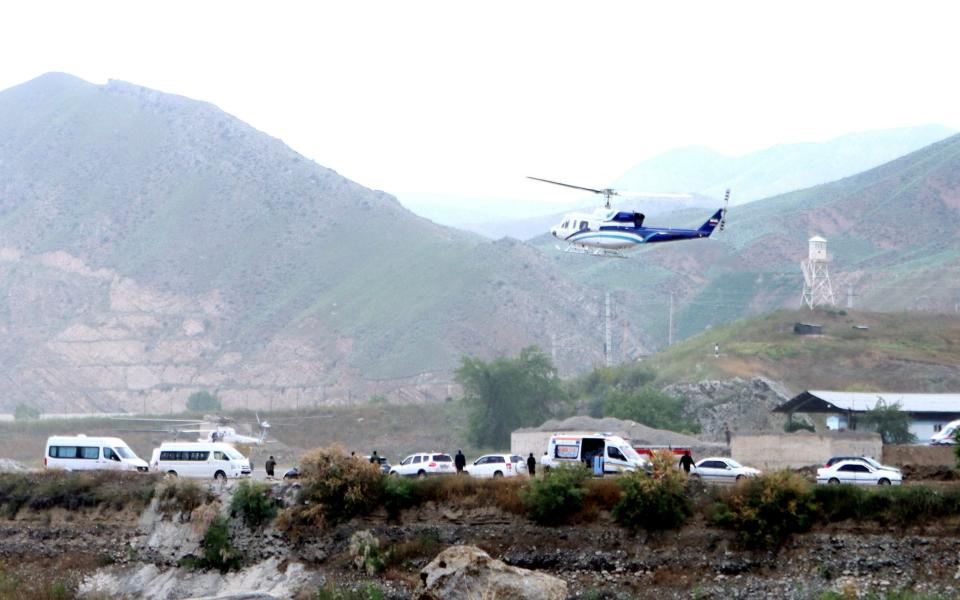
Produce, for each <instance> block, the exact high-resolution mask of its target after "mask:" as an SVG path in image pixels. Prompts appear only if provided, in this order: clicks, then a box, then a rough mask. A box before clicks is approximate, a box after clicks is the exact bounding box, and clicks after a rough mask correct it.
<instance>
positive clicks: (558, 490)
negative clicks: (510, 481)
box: [520, 466, 590, 525]
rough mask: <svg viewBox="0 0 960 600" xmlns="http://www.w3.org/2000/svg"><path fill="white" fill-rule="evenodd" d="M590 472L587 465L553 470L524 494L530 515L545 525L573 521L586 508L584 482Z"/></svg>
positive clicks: (526, 507)
mask: <svg viewBox="0 0 960 600" xmlns="http://www.w3.org/2000/svg"><path fill="white" fill-rule="evenodd" d="M589 477H590V471H588V470H587V469H586V467H583V466H562V467H558V468H554V469H550V471H549V472H547V473H544V476H543V478H541V479H535V480H534V481H533V482H532V483H531V484H530V486H529V487H528V488H526V489H525V490H523V491H521V492H520V498H521V500H522V501H523V507H524V509H525V510H526V511H527V515H528V516H529V517H530V518H531V519H533V520H534V521H536V522H537V523H540V524H541V525H557V524H560V523H564V522H567V521H569V520H570V518H571V517H573V515H575V514H577V513H579V512H580V509H581V508H582V507H583V497H584V495H585V494H586V489H584V482H585V481H586V480H587V479H588V478H589Z"/></svg>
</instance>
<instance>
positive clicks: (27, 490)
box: [0, 471, 157, 519]
mask: <svg viewBox="0 0 960 600" xmlns="http://www.w3.org/2000/svg"><path fill="white" fill-rule="evenodd" d="M156 481H157V477H156V476H154V475H145V474H142V473H126V472H117V471H93V472H87V473H68V472H65V471H43V472H36V473H0V511H2V514H3V515H4V516H6V517H7V518H9V519H13V518H14V517H16V516H17V514H18V513H19V512H20V510H21V509H23V508H24V507H26V508H29V509H30V510H32V511H44V510H49V509H52V508H62V509H65V510H69V511H76V510H81V509H89V508H98V507H109V508H112V509H114V510H118V511H119V510H123V509H124V508H125V507H128V506H129V507H131V508H133V509H134V510H142V509H143V508H144V507H146V505H147V504H148V503H149V502H150V499H151V498H152V497H153V493H154V486H155V485H156Z"/></svg>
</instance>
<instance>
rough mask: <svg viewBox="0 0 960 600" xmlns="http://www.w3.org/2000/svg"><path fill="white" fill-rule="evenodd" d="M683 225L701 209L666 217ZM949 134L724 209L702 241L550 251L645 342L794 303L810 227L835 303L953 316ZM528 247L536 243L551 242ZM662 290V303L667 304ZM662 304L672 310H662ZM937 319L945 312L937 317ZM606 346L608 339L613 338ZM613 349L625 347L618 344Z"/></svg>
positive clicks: (957, 265) (955, 245)
mask: <svg viewBox="0 0 960 600" xmlns="http://www.w3.org/2000/svg"><path fill="white" fill-rule="evenodd" d="M672 218H673V219H676V222H675V223H674V224H676V225H683V224H684V222H685V223H686V224H687V225H690V226H693V225H696V224H698V223H699V222H702V219H703V215H702V214H698V213H696V212H690V211H687V212H686V213H684V214H676V215H675V216H674V217H672ZM958 221H960V136H952V137H949V138H947V139H945V140H942V141H940V142H937V143H934V144H931V145H930V146H927V147H925V148H923V149H921V150H918V151H916V152H913V153H910V154H908V155H906V156H904V157H902V158H899V159H897V160H894V161H891V162H889V163H886V164H883V165H881V166H879V167H876V168H874V169H870V170H868V171H865V172H863V173H859V174H857V175H854V176H851V177H847V178H845V179H842V180H839V181H835V182H832V183H827V184H823V185H819V186H815V187H812V188H807V189H804V190H799V191H795V192H791V193H788V194H783V195H780V196H775V197H772V198H767V199H764V200H760V201H756V202H751V203H748V204H745V205H741V206H735V207H733V208H731V210H730V212H729V214H728V217H727V227H726V230H725V231H723V232H718V233H715V234H714V236H712V237H711V238H710V239H709V240H703V241H693V242H683V243H677V244H666V245H653V246H652V247H649V248H642V249H640V250H637V251H635V252H633V253H631V255H630V256H629V258H628V259H627V260H597V259H593V258H591V257H582V256H578V257H571V256H569V255H561V254H560V253H555V254H554V255H553V259H554V260H555V261H557V262H559V263H562V264H563V265H564V268H565V271H566V273H567V274H568V275H570V276H572V277H574V278H575V279H577V280H579V281H581V282H583V283H589V284H590V285H595V286H608V287H609V288H611V289H613V290H614V291H615V294H614V312H615V313H616V314H617V317H618V319H619V321H618V323H620V326H622V328H623V329H624V331H629V332H631V335H635V336H640V337H642V338H643V339H644V340H646V341H647V344H648V345H649V344H650V340H651V339H654V340H657V342H655V343H653V346H654V347H655V348H663V347H665V346H666V345H667V342H668V340H669V338H670V331H669V323H670V322H671V317H672V321H673V324H674V325H673V337H674V339H675V340H677V339H683V338H687V337H690V336H692V335H695V334H697V333H700V332H702V331H704V330H705V329H709V328H712V327H716V326H719V325H723V324H725V323H729V322H731V321H734V320H736V319H740V318H745V317H748V316H751V315H759V314H763V313H766V312H769V311H770V310H773V309H776V308H783V307H789V308H795V307H799V306H800V295H801V289H802V285H803V278H802V275H801V271H800V266H799V263H800V261H801V260H803V259H805V258H806V256H807V246H808V243H807V240H808V239H809V238H810V237H811V236H813V235H822V236H824V237H826V238H827V240H828V251H829V253H830V254H831V255H832V257H833V260H832V262H831V263H830V265H829V270H830V275H831V278H832V283H833V288H834V292H835V294H836V296H837V299H838V301H839V303H840V305H841V306H843V305H845V304H846V301H847V295H848V294H847V293H848V290H849V291H852V292H853V295H852V297H851V300H852V302H853V305H854V306H856V307H858V308H865V309H868V310H875V311H876V310H881V311H903V310H914V311H916V310H919V311H928V312H940V313H947V314H950V315H953V317H951V318H955V315H956V311H957V307H958V306H960V235H958V233H957V231H958V230H957V228H956V226H955V224H956V223H957V222H958ZM536 244H537V245H538V246H539V247H541V248H542V249H543V250H544V252H547V251H548V250H549V249H550V248H552V243H551V239H550V238H547V237H541V238H538V239H537V240H536ZM671 297H672V300H673V301H672V302H671ZM671 306H672V308H671ZM944 318H946V317H944ZM614 345H615V346H616V345H617V344H616V341H615V343H614ZM622 348H623V349H622V350H616V352H617V353H618V354H619V355H621V356H632V355H635V354H636V351H635V350H633V349H631V347H630V343H629V342H625V343H623V344H622Z"/></svg>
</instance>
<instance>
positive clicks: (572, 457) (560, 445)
mask: <svg viewBox="0 0 960 600" xmlns="http://www.w3.org/2000/svg"><path fill="white" fill-rule="evenodd" d="M597 455H600V456H602V457H603V472H604V473H621V472H629V471H637V470H640V469H643V470H646V469H647V467H648V466H649V464H650V463H649V461H648V460H647V459H645V458H644V457H642V456H640V455H639V454H638V453H637V451H636V450H634V449H633V447H632V446H631V445H630V443H629V442H627V441H626V440H625V439H623V438H622V437H620V436H616V435H609V434H606V433H584V434H578V433H563V434H560V433H558V434H555V435H552V436H550V441H549V443H548V444H547V454H546V455H545V456H543V458H542V459H541V464H542V465H543V468H544V470H550V469H551V468H553V467H559V466H561V465H575V464H579V463H583V464H585V465H586V466H587V467H588V468H592V465H593V458H594V457H595V456H597Z"/></svg>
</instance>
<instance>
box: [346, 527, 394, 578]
mask: <svg viewBox="0 0 960 600" xmlns="http://www.w3.org/2000/svg"><path fill="white" fill-rule="evenodd" d="M350 556H352V557H353V565H354V566H355V567H357V568H358V569H360V570H361V571H364V572H365V573H366V574H367V575H376V574H377V573H379V572H380V571H382V570H383V568H384V566H386V563H385V562H384V560H383V556H381V554H380V540H378V539H377V537H376V536H375V535H373V534H372V533H370V532H369V531H367V530H363V531H356V532H354V534H353V535H351V536H350Z"/></svg>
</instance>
